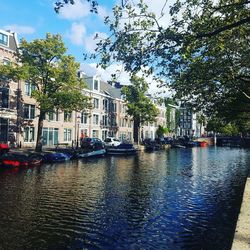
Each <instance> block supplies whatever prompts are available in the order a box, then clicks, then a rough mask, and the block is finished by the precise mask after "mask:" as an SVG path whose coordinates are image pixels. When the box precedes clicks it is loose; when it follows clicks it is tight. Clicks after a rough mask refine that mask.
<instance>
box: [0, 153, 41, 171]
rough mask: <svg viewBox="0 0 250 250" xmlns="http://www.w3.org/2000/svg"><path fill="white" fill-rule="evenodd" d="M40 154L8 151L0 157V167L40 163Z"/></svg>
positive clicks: (16, 166)
mask: <svg viewBox="0 0 250 250" xmlns="http://www.w3.org/2000/svg"><path fill="white" fill-rule="evenodd" d="M42 160H43V158H42V156H40V155H38V154H30V155H26V154H22V153H8V154H5V155H3V156H1V157H0V166H1V168H19V167H29V166H37V165H41V164H42Z"/></svg>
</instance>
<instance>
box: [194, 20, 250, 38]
mask: <svg viewBox="0 0 250 250" xmlns="http://www.w3.org/2000/svg"><path fill="white" fill-rule="evenodd" d="M248 22H250V16H249V17H247V18H244V19H241V20H240V21H238V22H235V23H231V24H229V25H225V26H223V27H221V28H219V29H217V30H215V31H212V32H210V33H201V34H198V35H197V36H196V38H198V39H200V38H211V37H213V36H216V35H218V34H220V33H221V32H223V31H226V30H231V29H233V28H236V27H238V26H240V25H243V24H245V23H248Z"/></svg>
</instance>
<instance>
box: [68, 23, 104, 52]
mask: <svg viewBox="0 0 250 250" xmlns="http://www.w3.org/2000/svg"><path fill="white" fill-rule="evenodd" d="M96 33H98V38H96V39H94V38H95V37H96ZM66 36H67V37H68V38H69V39H70V41H71V42H72V43H73V44H75V45H80V46H83V47H84V49H85V50H86V51H87V52H88V53H93V52H94V51H95V48H96V44H97V42H98V41H99V39H104V38H106V37H107V34H105V33H102V32H95V33H93V34H90V35H87V31H86V28H85V25H84V24H83V23H77V22H74V23H72V25H71V28H70V31H68V32H66Z"/></svg>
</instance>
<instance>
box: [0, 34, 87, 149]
mask: <svg viewBox="0 0 250 250" xmlns="http://www.w3.org/2000/svg"><path fill="white" fill-rule="evenodd" d="M65 53H66V48H65V46H64V43H63V41H62V38H61V36H60V35H51V34H47V35H46V38H45V39H36V40H34V41H32V42H27V41H26V40H24V39H23V40H22V41H21V43H20V47H19V49H18V53H17V60H18V62H19V63H20V64H17V65H9V66H1V67H0V72H1V68H2V72H5V74H6V76H7V77H9V78H13V79H16V78H18V79H23V80H25V81H28V82H30V83H32V84H34V85H35V87H36V89H35V90H34V91H32V95H31V96H32V97H33V98H34V99H35V100H36V107H37V108H38V109H39V111H40V112H39V114H38V131H37V140H36V151H41V149H42V143H41V140H42V128H43V121H44V119H45V115H46V113H48V112H53V111H55V110H57V109H60V110H63V111H65V112H70V111H73V110H75V111H81V110H84V109H86V108H89V106H90V104H89V98H88V97H86V96H84V95H83V93H82V89H83V88H84V87H85V84H84V83H83V81H82V80H81V79H79V78H78V77H77V71H78V69H79V66H80V65H79V63H76V62H75V59H74V57H72V56H70V55H66V54H65ZM20 65H21V66H20Z"/></svg>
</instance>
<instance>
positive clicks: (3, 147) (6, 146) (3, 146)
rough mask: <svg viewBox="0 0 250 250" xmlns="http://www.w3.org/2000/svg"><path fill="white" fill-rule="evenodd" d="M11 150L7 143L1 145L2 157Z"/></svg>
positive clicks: (0, 153)
mask: <svg viewBox="0 0 250 250" xmlns="http://www.w3.org/2000/svg"><path fill="white" fill-rule="evenodd" d="M9 150H10V148H9V145H8V144H7V143H0V155H3V154H5V153H7V152H9Z"/></svg>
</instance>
